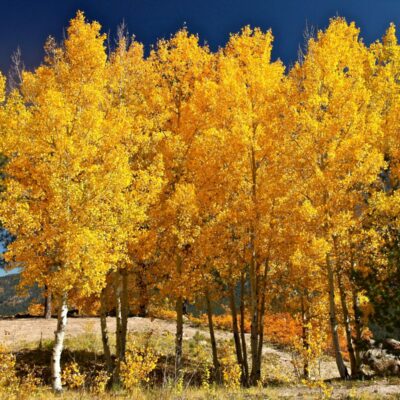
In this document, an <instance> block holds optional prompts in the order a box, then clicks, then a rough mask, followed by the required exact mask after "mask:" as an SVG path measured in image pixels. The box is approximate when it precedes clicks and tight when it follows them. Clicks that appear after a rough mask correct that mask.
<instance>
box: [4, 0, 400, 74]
mask: <svg viewBox="0 0 400 400" xmlns="http://www.w3.org/2000/svg"><path fill="white" fill-rule="evenodd" d="M78 9H81V10H83V11H85V13H86V15H87V17H88V18H90V19H96V20H98V21H99V22H100V23H101V24H102V26H103V29H104V31H105V32H109V31H110V32H111V33H112V35H114V34H115V30H116V27H117V25H118V24H119V23H120V22H121V21H122V20H123V19H124V20H125V21H126V23H127V25H128V27H129V32H130V33H134V34H135V35H136V37H137V39H138V40H139V41H141V42H143V43H144V44H145V45H146V46H149V45H150V44H152V43H155V41H156V40H157V38H161V37H168V36H169V35H170V34H171V33H173V32H175V31H176V30H177V29H179V28H180V27H182V25H183V24H184V23H186V24H187V26H188V28H189V30H190V31H191V32H195V33H198V34H199V35H200V37H201V40H202V41H207V42H208V43H209V44H210V45H211V47H212V48H213V49H216V48H218V46H222V45H224V44H225V43H226V41H227V38H228V35H229V33H230V32H237V31H238V30H240V28H241V27H242V26H243V25H246V24H250V25H252V26H259V27H261V28H263V29H268V28H270V27H271V28H272V30H273V33H274V35H275V49H274V56H275V57H280V58H281V59H282V60H283V61H284V62H285V63H286V64H287V65H288V64H290V63H292V62H293V61H294V60H295V59H296V57H297V50H298V47H299V45H301V44H302V42H303V32H304V29H305V27H306V24H308V25H313V26H316V27H319V28H324V27H326V25H327V23H328V21H329V18H330V17H332V16H335V15H338V14H339V15H341V16H345V17H346V18H347V19H348V20H355V21H356V23H357V25H358V26H359V27H361V29H362V36H363V37H364V39H365V41H366V42H367V43H370V42H371V41H374V40H375V39H377V38H379V37H381V36H382V34H383V33H384V31H385V29H386V27H387V26H388V24H389V23H390V22H394V23H399V22H400V0H280V1H279V0H247V1H246V0H203V1H198V0H0V42H1V47H0V48H1V55H0V69H1V70H2V71H3V72H5V73H6V72H7V71H8V68H9V63H10V55H11V54H12V52H13V51H14V50H15V49H16V48H17V47H18V46H19V47H20V48H21V50H22V56H23V60H24V62H25V65H26V66H27V67H28V68H31V67H35V66H37V65H38V64H39V63H40V61H41V59H42V56H43V51H42V48H43V43H44V41H45V39H46V37H47V36H48V35H53V36H55V37H56V38H57V39H60V38H62V35H63V28H65V27H66V26H67V25H68V21H69V19H70V18H72V17H73V16H74V15H75V13H76V11H77V10H78Z"/></svg>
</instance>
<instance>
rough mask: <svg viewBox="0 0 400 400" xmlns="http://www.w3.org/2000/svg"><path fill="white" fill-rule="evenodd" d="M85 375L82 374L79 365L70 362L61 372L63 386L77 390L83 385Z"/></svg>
mask: <svg viewBox="0 0 400 400" xmlns="http://www.w3.org/2000/svg"><path fill="white" fill-rule="evenodd" d="M85 378H86V377H85V374H83V373H82V372H81V371H80V369H79V365H78V364H77V363H76V362H75V361H72V362H70V363H69V364H67V365H66V366H65V368H64V369H63V372H62V377H61V379H62V382H63V384H64V385H66V386H68V387H69V388H71V389H79V388H81V387H83V386H84V384H85Z"/></svg>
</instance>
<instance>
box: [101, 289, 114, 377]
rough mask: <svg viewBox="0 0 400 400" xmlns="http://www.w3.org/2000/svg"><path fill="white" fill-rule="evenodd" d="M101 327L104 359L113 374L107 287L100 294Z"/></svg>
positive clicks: (108, 369) (108, 370)
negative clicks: (106, 300)
mask: <svg viewBox="0 0 400 400" xmlns="http://www.w3.org/2000/svg"><path fill="white" fill-rule="evenodd" d="M100 327H101V339H102V342H103V353H104V360H105V363H106V368H107V372H108V373H109V374H112V373H113V371H114V365H113V361H112V357H111V350H110V341H109V338H108V327H107V308H106V302H105V289H103V290H102V291H101V294H100Z"/></svg>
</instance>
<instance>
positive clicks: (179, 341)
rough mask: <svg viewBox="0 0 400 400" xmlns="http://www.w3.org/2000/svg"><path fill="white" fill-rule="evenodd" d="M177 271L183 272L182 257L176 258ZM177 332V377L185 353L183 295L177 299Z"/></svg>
mask: <svg viewBox="0 0 400 400" xmlns="http://www.w3.org/2000/svg"><path fill="white" fill-rule="evenodd" d="M176 271H177V273H178V275H181V274H182V257H181V256H180V255H178V256H177V258H176ZM175 311H176V333H175V378H176V379H177V378H179V377H180V374H181V371H182V354H183V297H182V296H181V295H179V296H178V298H177V299H176V304H175Z"/></svg>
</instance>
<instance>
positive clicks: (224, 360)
mask: <svg viewBox="0 0 400 400" xmlns="http://www.w3.org/2000/svg"><path fill="white" fill-rule="evenodd" d="M220 354H221V358H220V362H221V369H222V379H223V382H224V386H225V387H226V388H228V389H238V388H239V387H240V379H241V377H242V371H241V369H240V366H239V365H238V363H237V361H236V356H235V354H234V352H233V350H232V348H231V346H229V343H228V342H224V343H222V344H221V346H220Z"/></svg>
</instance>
